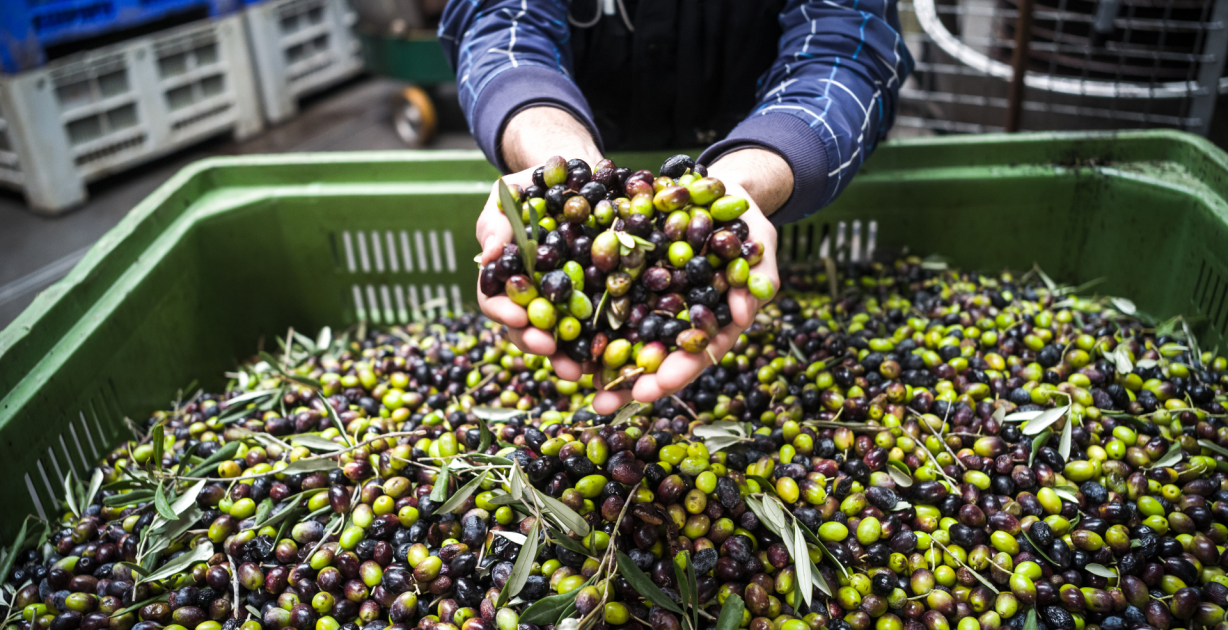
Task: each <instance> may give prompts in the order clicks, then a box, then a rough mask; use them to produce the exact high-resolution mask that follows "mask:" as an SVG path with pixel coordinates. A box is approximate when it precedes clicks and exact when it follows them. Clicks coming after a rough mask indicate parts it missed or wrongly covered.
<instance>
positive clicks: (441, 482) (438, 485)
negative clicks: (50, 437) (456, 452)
mask: <svg viewBox="0 0 1228 630" xmlns="http://www.w3.org/2000/svg"><path fill="white" fill-rule="evenodd" d="M450 478H451V476H450V475H449V474H448V462H446V461H445V462H444V463H443V467H442V468H440V469H439V475H438V476H437V477H435V485H433V486H431V500H432V501H435V502H438V503H442V502H443V501H444V500H446V499H447V498H448V481H449V480H450Z"/></svg>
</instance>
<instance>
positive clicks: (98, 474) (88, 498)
mask: <svg viewBox="0 0 1228 630" xmlns="http://www.w3.org/2000/svg"><path fill="white" fill-rule="evenodd" d="M101 487H102V469H101V468H95V469H94V474H92V475H90V487H89V489H88V490H86V492H85V494H83V495H81V503H80V504H79V505H80V506H81V509H83V510H84V509H86V508H89V506H90V504H92V503H93V502H94V495H96V494H98V489H99V488H101ZM0 575H3V574H0Z"/></svg>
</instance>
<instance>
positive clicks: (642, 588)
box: [521, 551, 741, 621]
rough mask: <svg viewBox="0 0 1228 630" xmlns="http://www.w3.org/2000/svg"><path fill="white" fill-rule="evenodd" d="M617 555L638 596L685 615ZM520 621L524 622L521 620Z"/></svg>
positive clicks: (631, 563) (632, 563)
mask: <svg viewBox="0 0 1228 630" xmlns="http://www.w3.org/2000/svg"><path fill="white" fill-rule="evenodd" d="M617 554H618V572H619V573H621V574H622V576H623V577H624V578H626V579H627V581H628V582H630V583H631V588H633V589H635V591H636V592H637V593H639V594H640V595H643V596H644V599H647V600H648V601H649V602H652V603H653V604H656V605H657V606H660V607H662V608H664V609H666V610H668V611H670V612H673V613H678V614H679V615H683V614H686V613H684V612H682V609H681V608H679V607H678V604H675V603H674V600H672V599H670V598H669V596H668V595H666V594H665V593H664V592H662V591H661V589H660V588H657V585H656V584H653V582H652V580H651V579H650V578H649V577H648V576H647V575H644V572H643V571H641V570H640V568H639V567H637V566H635V562H633V561H632V560H631V558H630V557H629V556H627V554H625V553H623V552H621V551H619V552H617ZM740 619H741V618H740V617H739V620H740ZM521 621H524V620H523V619H521Z"/></svg>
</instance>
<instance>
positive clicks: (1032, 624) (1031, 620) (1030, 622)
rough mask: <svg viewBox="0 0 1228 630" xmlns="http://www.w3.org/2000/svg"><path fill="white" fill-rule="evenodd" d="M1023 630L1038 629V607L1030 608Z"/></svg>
mask: <svg viewBox="0 0 1228 630" xmlns="http://www.w3.org/2000/svg"><path fill="white" fill-rule="evenodd" d="M1023 630H1036V609H1035V608H1029V609H1028V617H1027V619H1025V620H1024V622H1023Z"/></svg>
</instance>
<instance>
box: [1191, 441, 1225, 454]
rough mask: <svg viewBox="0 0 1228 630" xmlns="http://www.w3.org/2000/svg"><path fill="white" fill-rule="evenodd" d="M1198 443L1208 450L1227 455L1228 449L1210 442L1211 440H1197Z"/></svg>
mask: <svg viewBox="0 0 1228 630" xmlns="http://www.w3.org/2000/svg"><path fill="white" fill-rule="evenodd" d="M1198 445H1199V446H1201V447H1203V448H1205V449H1207V450H1209V451H1212V452H1215V453H1219V454H1220V455H1223V456H1225V457H1228V449H1226V448H1224V447H1222V446H1220V445H1219V444H1216V443H1215V442H1212V441H1211V440H1198Z"/></svg>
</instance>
